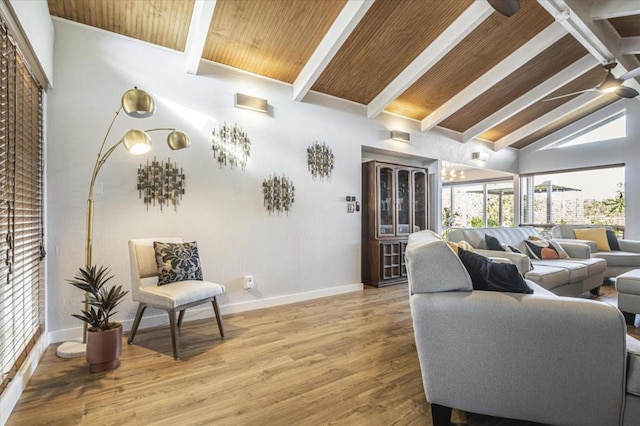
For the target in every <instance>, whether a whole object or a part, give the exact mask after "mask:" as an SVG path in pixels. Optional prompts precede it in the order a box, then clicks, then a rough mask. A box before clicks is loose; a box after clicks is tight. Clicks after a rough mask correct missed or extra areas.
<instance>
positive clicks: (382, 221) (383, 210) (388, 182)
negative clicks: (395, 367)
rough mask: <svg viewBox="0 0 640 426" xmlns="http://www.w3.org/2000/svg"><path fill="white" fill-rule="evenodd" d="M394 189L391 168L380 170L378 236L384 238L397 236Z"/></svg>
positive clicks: (381, 168)
mask: <svg viewBox="0 0 640 426" xmlns="http://www.w3.org/2000/svg"><path fill="white" fill-rule="evenodd" d="M393 188H394V176H393V169H392V168H389V167H380V168H378V203H379V206H378V235H379V236H382V237H384V236H391V235H394V234H395V229H394V227H393V223H394V216H395V209H394V206H393Z"/></svg>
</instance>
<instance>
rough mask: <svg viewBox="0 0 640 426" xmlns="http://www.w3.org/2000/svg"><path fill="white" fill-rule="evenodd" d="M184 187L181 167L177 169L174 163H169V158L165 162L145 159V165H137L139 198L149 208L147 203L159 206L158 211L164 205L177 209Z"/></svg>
mask: <svg viewBox="0 0 640 426" xmlns="http://www.w3.org/2000/svg"><path fill="white" fill-rule="evenodd" d="M184 188H185V176H184V173H183V171H182V168H181V169H178V165H177V164H176V163H173V164H171V159H170V158H169V159H167V162H166V164H165V163H164V162H163V161H160V162H158V161H157V160H156V158H155V157H154V158H153V161H152V162H151V164H149V160H147V165H146V166H143V165H142V164H140V167H138V183H137V189H138V194H139V196H140V198H142V199H143V201H144V204H145V205H146V206H147V211H148V210H149V205H150V204H153V205H154V206H155V205H156V202H157V203H158V205H159V206H160V211H162V208H163V207H164V206H169V205H172V206H173V210H174V211H177V208H178V204H180V200H182V196H183V195H184Z"/></svg>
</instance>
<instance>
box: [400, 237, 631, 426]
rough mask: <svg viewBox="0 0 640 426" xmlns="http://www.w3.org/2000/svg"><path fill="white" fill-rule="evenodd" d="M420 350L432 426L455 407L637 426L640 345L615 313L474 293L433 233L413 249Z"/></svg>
mask: <svg viewBox="0 0 640 426" xmlns="http://www.w3.org/2000/svg"><path fill="white" fill-rule="evenodd" d="M406 264H407V273H408V280H409V294H410V306H411V315H412V317H413V328H414V332H415V340H416V349H417V352H418V358H419V362H420V368H421V371H422V380H423V384H424V390H425V394H426V398H427V401H428V402H429V403H430V404H431V408H432V417H433V424H434V425H449V422H450V417H451V408H456V409H460V410H464V411H468V412H473V413H479V414H486V415H491V416H499V417H505V418H512V419H520V420H527V421H534V422H540V423H545V424H564V425H581V426H584V425H620V424H624V425H632V424H640V342H638V341H637V340H635V339H633V338H630V337H627V335H626V327H625V323H624V319H623V317H622V315H621V313H620V312H619V311H618V310H617V309H616V308H615V307H614V306H612V305H609V304H606V303H601V302H597V301H593V300H587V299H580V298H570V297H559V296H556V295H554V294H553V293H551V292H549V291H547V290H545V289H543V288H542V287H540V286H538V285H536V284H535V283H533V282H531V281H528V280H527V283H528V284H529V286H530V287H531V288H533V290H534V293H533V294H515V293H501V292H492V291H480V290H473V286H472V282H471V279H470V277H469V274H468V273H467V271H466V269H465V267H464V266H463V264H462V262H461V261H460V259H459V258H458V256H456V254H455V253H454V252H453V250H451V248H450V247H449V246H448V245H447V244H446V243H445V242H444V241H442V239H440V237H439V236H437V235H436V234H434V233H433V232H431V231H421V232H418V233H414V234H412V235H411V236H410V237H409V244H408V246H407V249H406Z"/></svg>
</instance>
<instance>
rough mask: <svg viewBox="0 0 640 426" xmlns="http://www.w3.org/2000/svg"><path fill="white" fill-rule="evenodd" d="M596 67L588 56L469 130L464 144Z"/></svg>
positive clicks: (466, 132) (464, 136)
mask: <svg viewBox="0 0 640 426" xmlns="http://www.w3.org/2000/svg"><path fill="white" fill-rule="evenodd" d="M596 65H598V61H597V60H596V59H595V58H594V57H593V56H591V55H589V54H587V55H586V56H584V57H582V58H581V59H579V60H577V61H576V62H574V63H573V64H571V65H569V66H568V67H566V68H565V69H563V70H562V71H560V72H559V73H557V74H555V75H554V76H552V77H550V78H549V79H547V80H546V81H544V82H543V83H541V84H539V85H538V86H536V87H534V88H533V89H531V90H529V91H528V92H527V93H525V94H524V95H522V96H520V97H519V98H518V99H515V100H514V101H513V102H511V103H509V104H508V105H505V106H504V107H502V108H501V109H499V110H498V111H496V112H494V113H493V114H491V115H490V116H488V117H487V118H485V119H484V120H482V121H480V122H478V123H477V124H475V125H474V126H473V127H470V128H469V129H467V130H466V131H465V132H463V133H462V142H468V141H470V140H471V139H473V138H475V137H477V136H478V135H481V134H482V133H484V132H486V131H487V130H489V129H492V128H493V127H495V126H497V125H498V124H500V123H502V122H503V121H506V120H507V119H509V118H511V117H513V116H514V115H516V114H517V113H519V112H520V111H522V110H524V109H525V108H527V107H529V106H530V105H533V104H534V103H536V102H538V101H539V100H540V99H542V98H544V97H545V96H547V95H549V94H550V93H553V92H555V91H556V90H558V89H559V88H561V87H562V86H564V85H565V84H567V83H568V82H570V81H572V80H574V79H576V78H578V77H580V76H581V75H582V74H584V73H586V72H587V71H589V70H590V69H592V68H593V67H595V66H596Z"/></svg>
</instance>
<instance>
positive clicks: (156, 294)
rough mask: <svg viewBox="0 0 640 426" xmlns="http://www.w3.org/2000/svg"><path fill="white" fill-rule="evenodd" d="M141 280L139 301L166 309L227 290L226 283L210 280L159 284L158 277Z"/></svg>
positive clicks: (217, 294)
mask: <svg viewBox="0 0 640 426" xmlns="http://www.w3.org/2000/svg"><path fill="white" fill-rule="evenodd" d="M141 282H142V288H140V300H139V302H141V303H146V304H148V305H153V306H157V307H161V308H165V309H175V308H176V307H178V306H182V305H185V304H187V303H191V302H195V301H198V300H202V299H207V298H210V297H213V296H219V295H221V294H224V292H225V288H224V285H222V284H217V283H212V282H209V281H193V280H190V281H179V282H176V283H171V284H165V285H161V286H158V285H157V283H158V277H150V278H143V279H142V280H141Z"/></svg>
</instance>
